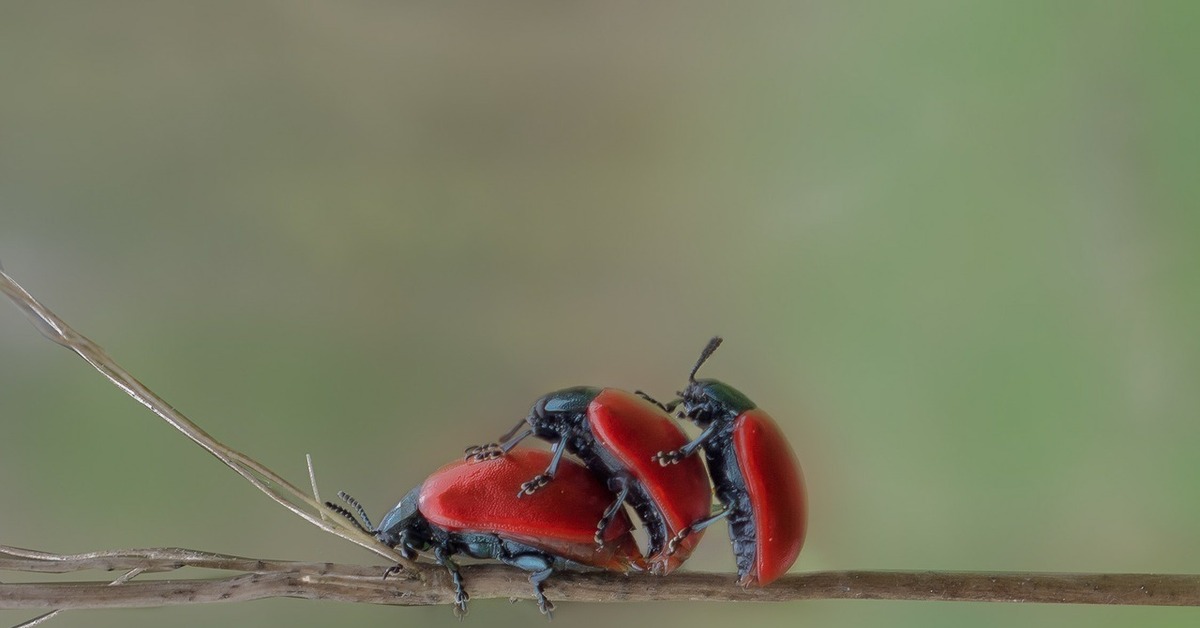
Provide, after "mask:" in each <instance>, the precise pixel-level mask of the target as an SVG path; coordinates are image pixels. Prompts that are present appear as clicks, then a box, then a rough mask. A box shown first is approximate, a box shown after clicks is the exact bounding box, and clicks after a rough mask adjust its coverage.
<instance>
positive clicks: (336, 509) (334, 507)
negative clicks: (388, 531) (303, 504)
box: [325, 502, 375, 534]
mask: <svg viewBox="0 0 1200 628" xmlns="http://www.w3.org/2000/svg"><path fill="white" fill-rule="evenodd" d="M325 507H326V508H328V509H330V510H332V511H333V512H336V513H337V514H339V515H341V516H343V517H345V518H346V519H347V520H349V521H350V523H353V524H354V527H356V528H358V529H359V530H361V531H363V532H366V533H367V534H375V531H374V530H368V529H366V528H364V527H363V524H362V522H360V521H359V520H358V518H357V517H355V516H354V513H352V512H350V511H349V510H346V509H345V508H343V507H341V506H339V505H337V504H335V503H333V502H325Z"/></svg>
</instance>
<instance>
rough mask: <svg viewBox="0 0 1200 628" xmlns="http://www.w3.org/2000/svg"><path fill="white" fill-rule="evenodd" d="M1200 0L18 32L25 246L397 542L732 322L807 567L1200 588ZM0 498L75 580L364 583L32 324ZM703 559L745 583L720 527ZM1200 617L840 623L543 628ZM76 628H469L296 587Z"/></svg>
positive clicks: (512, 613) (5, 40)
mask: <svg viewBox="0 0 1200 628" xmlns="http://www.w3.org/2000/svg"><path fill="white" fill-rule="evenodd" d="M1198 6H1200V5H1197V4H1195V3H1190V2H1177V3H1170V2H1146V3H1141V2H1066V1H1064V2H1053V3H1046V2H969V3H968V2H948V1H942V2H906V3H899V2H897V3H893V2H866V3H842V2H813V3H799V2H796V3H711V4H708V3H698V2H678V3H670V2H666V3H632V2H628V3H627V2H613V3H591V4H578V3H554V2H516V3H481V4H476V5H472V4H461V3H433V2H424V3H390V2H366V1H364V2H343V3H299V2H283V1H278V2H252V3H245V2H193V3H152V2H141V3H134V2H106V3H89V2H11V3H5V4H3V5H2V6H0V89H2V90H3V97H2V98H0V260H2V261H3V262H4V264H5V267H6V269H7V270H8V271H9V272H11V273H12V274H14V275H15V276H16V277H17V278H18V279H20V280H22V281H23V282H24V283H25V284H26V286H27V287H28V288H29V289H30V290H32V291H33V292H34V294H36V295H37V296H39V297H40V298H41V299H43V300H44V301H45V302H46V303H47V304H49V305H50V306H51V307H53V308H55V309H56V311H58V313H59V314H61V315H62V316H63V317H65V318H66V319H67V320H68V321H69V322H71V323H72V324H74V325H76V326H77V327H78V328H79V329H80V330H81V331H83V332H84V333H87V334H89V335H90V336H92V337H93V338H94V339H96V340H97V341H98V342H100V343H101V344H102V345H104V346H105V347H106V348H108V349H109V350H110V352H111V353H113V354H114V355H115V356H116V357H117V359H118V360H119V361H121V362H122V363H123V364H124V365H125V366H126V367H127V368H129V369H130V370H131V371H133V372H134V373H135V374H137V375H139V376H140V377H141V378H142V379H143V380H144V381H145V382H146V383H147V384H149V385H150V386H151V387H152V388H154V389H155V390H157V391H158V392H159V393H160V394H162V395H163V396H165V397H166V398H167V399H169V400H171V401H172V402H173V403H174V404H175V405H176V406H177V407H179V408H180V409H181V410H183V411H184V412H186V413H188V414H189V415H190V416H191V417H192V418H194V419H196V420H197V421H198V422H200V423H201V424H202V425H203V426H204V427H205V428H206V429H208V430H209V431H211V432H212V433H213V434H214V435H216V436H217V437H219V438H222V439H224V440H225V441H227V442H228V443H230V444H231V445H233V446H234V447H236V448H238V449H240V450H242V451H244V452H247V453H249V454H251V455H253V456H256V457H258V458H259V459H260V460H262V461H263V462H265V463H266V464H268V465H269V466H271V467H273V468H275V469H276V470H278V471H281V472H284V473H285V474H287V475H289V477H292V478H294V479H295V480H296V481H299V482H303V481H304V458H303V456H304V454H305V453H311V454H313V456H314V457H315V459H316V463H317V468H318V472H319V475H320V478H321V480H322V482H323V485H324V486H325V487H326V490H336V489H339V488H345V489H347V490H351V491H352V492H353V493H354V494H356V495H357V496H359V497H361V498H362V499H363V500H364V501H366V502H367V503H368V504H369V505H370V506H371V507H372V510H373V511H374V512H376V513H378V512H381V511H382V510H383V509H385V508H387V507H389V506H390V505H391V504H392V503H394V501H395V500H397V499H398V498H399V497H400V496H401V495H402V494H403V492H404V491H405V490H407V489H408V488H409V487H410V486H411V485H413V484H415V483H416V482H418V481H419V480H420V479H421V478H422V477H423V474H424V473H427V472H428V471H429V470H431V469H432V468H434V467H435V466H437V465H439V464H441V463H442V462H445V461H446V460H448V459H450V458H451V457H453V456H455V455H456V454H457V452H460V451H461V448H462V447H463V446H465V445H467V444H471V443H474V442H478V441H480V440H483V439H488V438H491V437H494V436H495V435H497V434H499V433H500V432H501V431H503V430H504V429H506V428H507V427H508V426H509V425H511V424H512V423H513V422H514V421H515V420H516V419H518V418H519V417H521V416H523V414H524V412H525V411H526V409H527V408H528V405H529V403H530V402H531V401H532V400H533V399H534V398H536V397H537V396H539V395H540V394H542V393H544V392H546V391H549V390H552V389H555V388H558V387H562V386H566V385H573V384H579V383H594V384H601V385H612V386H618V387H624V388H644V389H647V390H649V391H653V392H655V393H656V394H659V395H662V396H667V395H669V394H670V393H671V391H674V390H676V389H677V388H678V387H679V386H680V384H681V383H682V381H683V379H684V376H685V374H686V371H687V368H688V366H689V365H690V364H691V362H692V361H693V360H694V358H695V355H696V353H697V351H698V350H699V349H700V347H701V346H702V345H703V343H704V342H705V341H706V340H707V339H708V337H709V336H710V335H712V334H714V333H721V334H723V335H724V336H725V337H726V339H727V342H726V346H725V347H724V348H722V349H721V351H720V352H719V353H718V355H717V356H716V357H715V358H714V359H713V360H712V362H711V364H710V365H709V367H708V371H707V372H708V374H710V375H711V376H715V377H721V378H723V379H726V380H728V381H730V382H731V383H733V384H734V385H736V386H738V387H739V388H741V389H743V390H744V391H746V392H747V393H748V394H749V395H750V396H751V397H752V398H754V399H756V400H757V401H759V403H760V404H762V405H763V406H764V407H766V408H768V409H769V410H770V411H772V413H773V414H775V416H776V417H777V418H778V419H779V420H780V422H781V424H782V426H783V429H784V430H785V431H786V432H787V434H788V435H789V436H790V437H791V439H792V440H793V444H794V446H795V448H796V449H797V451H798V453H799V454H800V456H801V458H802V460H803V461H804V465H805V471H806V474H807V477H808V482H809V489H810V494H811V505H812V516H811V526H810V531H809V542H808V544H807V547H806V549H805V552H804V553H803V554H802V555H801V558H800V561H799V563H798V565H797V567H796V569H799V570H818V569H843V568H890V569H995V570H1049V571H1147V572H1197V571H1200V543H1198V542H1197V537H1196V531H1197V530H1198V529H1200V500H1198V499H1197V489H1198V486H1200V483H1198V481H1197V478H1198V477H1200V457H1198V456H1197V451H1200V421H1197V409H1198V408H1200V387H1198V386H1197V382H1200V324H1198V323H1197V321H1200V212H1198V211H1197V206H1196V205H1197V204H1196V202H1195V200H1194V199H1196V198H1197V197H1198V193H1200V177H1197V173H1200V148H1198V147H1200V116H1197V115H1196V111H1197V102H1200V81H1198V80H1197V72H1198V71H1200V64H1198V63H1197V61H1198V59H1200V55H1198V54H1197V49H1196V46H1195V37H1196V35H1195V33H1196V32H1197V27H1200V20H1198V18H1200V9H1198V8H1197V7H1198ZM0 502H2V503H4V504H5V505H6V506H5V507H4V508H0V543H5V544H11V545H17V546H23V547H34V548H40V549H45V550H49V551H58V552H83V551H91V550H100V549H109V548H124V547H147V546H183V547H191V548H197V549H204V550H210V551H218V552H228V553H234V554H243V555H252V556H263V557H278V558H290V559H298V560H328V561H346V562H350V561H368V560H371V559H372V558H371V556H369V555H367V554H366V553H364V552H362V551H361V550H358V549H357V548H355V547H353V546H350V545H348V544H346V543H344V542H341V541H339V540H337V539H334V538H332V537H329V536H327V535H324V534H321V533H320V532H318V531H316V530H315V529H313V528H312V527H310V526H308V525H307V524H305V523H303V522H301V521H300V520H298V519H296V518H295V517H293V516H292V515H290V514H288V513H287V512H285V511H284V510H283V509H281V508H279V507H277V506H276V505H274V504H272V503H270V502H269V501H268V500H266V499H265V498H263V497H262V496H261V495H259V494H258V493H257V492H256V491H254V490H253V489H252V488H250V487H249V486H248V485H246V484H245V483H243V482H242V481H241V480H239V479H238V478H236V477H235V476H234V474H232V473H230V472H229V471H228V470H226V469H225V468H223V467H222V466H220V465H219V464H218V463H217V462H215V461H214V460H213V459H211V458H210V457H208V456H207V455H206V454H204V453H203V452H202V451H201V450H199V449H198V448H197V447H195V446H194V445H192V444H190V443H188V442H187V441H185V440H184V439H183V438H182V437H181V436H179V435H178V434H176V433H174V432H173V431H172V430H170V429H169V428H168V427H166V426H165V425H164V424H162V423H161V422H158V421H157V420H156V419H154V418H153V417H152V416H151V415H150V414H149V413H147V412H146V411H144V410H143V409H142V408H141V407H139V406H137V405H136V404H135V403H133V402H132V401H130V400H128V399H127V398H125V397H123V396H122V395H121V394H120V393H119V392H117V391H116V390H115V389H113V388H112V387H111V386H109V385H108V384H107V383H105V382H104V381H103V380H102V379H101V378H100V377H99V376H98V375H96V374H94V373H93V372H91V371H90V370H89V369H88V368H87V367H86V366H85V365H84V364H83V363H82V362H80V361H79V360H77V359H76V358H74V357H73V356H71V355H69V354H68V353H66V352H64V351H61V350H59V349H57V348H56V347H55V346H54V345H52V344H50V343H48V342H46V341H45V340H43V339H41V338H40V337H39V336H38V335H37V333H36V332H35V331H34V329H33V328H32V327H31V326H30V325H28V324H27V323H26V322H25V321H24V320H23V319H22V318H21V316H20V315H19V314H18V313H17V311H16V309H15V308H11V307H8V306H3V307H0ZM689 564H690V566H691V568H693V569H705V570H730V569H732V561H731V559H730V556H729V548H728V543H727V542H726V541H725V539H724V531H723V530H716V531H714V532H713V533H712V534H711V535H710V536H709V537H708V540H707V541H706V542H705V543H704V544H703V546H702V547H701V549H700V551H699V552H698V553H697V555H696V556H695V557H694V559H693V561H692V562H691V563H689ZM95 577H103V574H97V575H95ZM30 616H32V614H31V613H18V612H13V611H4V612H0V624H6V623H8V624H11V623H16V622H18V621H21V620H23V619H26V618H28V617H30ZM468 621H469V622H470V623H472V624H475V625H487V626H507V625H512V626H516V625H541V623H540V622H541V619H540V618H539V617H538V616H537V613H536V611H535V610H534V608H533V606H532V605H531V604H529V603H520V604H516V605H511V606H510V605H509V604H508V603H506V602H504V601H484V600H480V601H476V602H475V603H474V604H473V607H472V615H471V616H470V617H469V619H468ZM1197 621H1200V615H1198V614H1197V611H1194V610H1186V609H1136V608H1135V609H1129V608H1105V607H1052V606H1018V605H1011V606H1010V605H975V604H944V603H890V602H866V601H864V602H848V601H828V602H815V603H793V604H780V605H733V604H715V603H711V604H710V603H694V604H627V605H575V604H565V603H564V604H561V605H560V612H559V614H558V617H557V619H556V625H567V626H612V625H622V624H635V623H636V624H638V625H665V624H666V623H667V622H671V625H688V626H695V627H697V628H705V627H707V626H728V625H730V624H736V623H738V622H741V623H749V624H753V625H755V626H763V627H771V626H796V625H813V626H922V627H929V626H963V625H970V626H981V627H986V626H1022V627H1037V626H1055V627H1058V626H1063V625H1075V626H1089V627H1093V626H1128V625H1135V624H1136V625H1156V626H1171V625H1177V626H1194V625H1196V623H1197ZM56 622H57V623H56V624H54V625H57V626H62V627H64V628H66V627H68V626H123V627H125V626H160V625H172V626H180V627H183V626H212V625H222V624H224V625H287V626H291V627H294V628H302V627H305V626H327V625H332V624H338V625H354V626H360V625H361V626H395V625H445V626H452V625H458V622H456V621H455V620H454V619H453V617H452V615H451V613H450V611H449V609H448V608H445V607H441V608H423V609H422V608H419V609H404V608H388V607H367V606H352V605H339V604H333V603H316V602H304V601H298V600H272V601H264V602H258V603H252V604H240V605H215V606H192V607H181V608H172V609H156V610H143V611H103V612H102V611H96V612H75V613H67V614H65V615H64V616H63V617H61V618H60V619H58V620H56ZM676 622H678V623H676Z"/></svg>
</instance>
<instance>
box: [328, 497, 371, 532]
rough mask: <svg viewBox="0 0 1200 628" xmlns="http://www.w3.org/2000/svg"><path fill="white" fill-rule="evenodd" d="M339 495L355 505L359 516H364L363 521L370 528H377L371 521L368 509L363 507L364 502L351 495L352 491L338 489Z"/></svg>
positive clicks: (343, 499)
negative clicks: (361, 502)
mask: <svg viewBox="0 0 1200 628" xmlns="http://www.w3.org/2000/svg"><path fill="white" fill-rule="evenodd" d="M337 496H338V497H339V498H341V500H342V501H344V502H346V503H347V504H350V505H351V506H354V510H356V511H358V516H360V517H362V520H363V523H365V524H367V527H368V528H370V529H372V530H373V529H375V526H374V525H373V524H372V523H371V518H370V517H369V516H367V509H366V508H363V506H362V504H360V503H358V500H357V499H354V498H353V497H351V496H350V493H347V492H346V491H338V494H337Z"/></svg>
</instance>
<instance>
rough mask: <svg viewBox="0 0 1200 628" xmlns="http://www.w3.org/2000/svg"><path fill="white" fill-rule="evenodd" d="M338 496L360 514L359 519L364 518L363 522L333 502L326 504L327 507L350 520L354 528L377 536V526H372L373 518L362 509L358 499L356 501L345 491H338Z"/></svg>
mask: <svg viewBox="0 0 1200 628" xmlns="http://www.w3.org/2000/svg"><path fill="white" fill-rule="evenodd" d="M337 496H338V497H339V498H341V500H342V501H344V502H346V503H347V504H350V505H351V506H353V507H354V510H356V511H357V512H358V517H362V521H359V520H358V517H355V516H354V513H352V512H350V511H349V510H347V509H346V508H344V507H342V506H340V505H338V504H335V503H333V502H325V506H326V507H328V508H329V509H330V510H332V511H334V512H336V513H337V514H339V515H341V516H343V517H345V518H347V519H349V520H350V523H353V524H354V527H356V528H358V529H359V530H362V531H363V532H366V533H367V534H375V532H377V530H376V529H375V526H374V525H372V524H371V518H370V517H368V516H367V510H366V509H365V508H363V507H362V504H360V503H358V500H357V499H354V498H353V497H351V496H350V494H349V493H347V492H345V491H338V494H337Z"/></svg>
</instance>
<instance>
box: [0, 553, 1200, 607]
mask: <svg viewBox="0 0 1200 628" xmlns="http://www.w3.org/2000/svg"><path fill="white" fill-rule="evenodd" d="M185 567H203V568H207V569H217V570H224V571H235V572H239V573H238V574H236V575H232V576H229V577H224V578H216V579H172V580H159V581H148V582H147V581H144V582H124V583H123V584H122V585H121V586H119V587H118V586H111V584H109V583H103V582H66V583H31V584H0V609H46V608H58V609H85V608H134V607H147V606H174V605H181V604H201V603H211V602H240V601H246V600H257V599H262V598H269V597H296V598H304V599H321V600H337V601H342V602H361V603H368V604H392V605H401V606H416V605H429V604H450V603H451V602H452V601H453V590H452V589H451V587H450V586H449V578H448V576H447V575H446V572H445V570H444V569H442V568H441V567H437V566H434V565H419V566H415V567H411V568H406V569H404V570H402V571H401V572H400V573H399V574H396V575H393V576H391V577H389V578H388V579H386V580H384V579H383V578H382V573H383V570H384V567H371V566H362V565H336V564H331V563H300V562H289V561H278V560H264V559H256V558H243V557H240V556H227V555H223V554H211V553H207V552H198V551H195V550H186V549H173V548H162V549H146V550H122V551H115V552H96V553H92V554H81V555H75V556H57V555H54V554H47V553H44V552H34V551H30V550H21V549H18V548H10V547H3V546H0V569H2V570H11V571H31V572H54V573H63V572H72V571H80V570H85V569H121V570H131V571H140V572H161V571H170V570H174V569H180V568H185ZM463 576H464V578H466V581H467V582H468V583H469V584H468V586H469V587H470V591H471V597H472V598H473V599H483V598H530V597H531V596H530V591H531V589H530V587H529V583H528V581H527V579H526V577H525V574H524V573H522V572H520V571H518V570H515V569H512V568H509V567H504V566H501V565H471V566H467V567H464V568H463ZM123 578H126V577H125V576H123ZM126 579H127V578H126ZM735 579H736V578H735V576H734V575H732V574H714V573H687V572H677V573H675V574H672V575H671V576H670V577H666V578H661V577H655V576H649V575H636V576H624V575H621V574H614V573H607V572H572V571H568V572H559V573H557V574H555V577H554V578H552V579H551V580H550V581H549V582H547V587H546V593H547V595H549V596H550V597H551V598H552V599H554V600H556V601H557V600H561V601H579V602H636V601H648V600H670V601H682V600H691V601H756V602H785V601H795V600H818V599H857V600H862V599H879V600H925V601H930V600H937V601H960V602H1027V603H1049V604H1126V605H1150V606H1200V575H1162V574H1049V573H1011V572H992V573H988V572H933V571H826V572H815V573H807V574H795V575H790V576H785V577H784V578H782V579H780V580H778V581H776V582H775V583H773V584H772V585H771V586H769V587H766V588H761V589H760V588H746V589H743V588H741V587H739V586H737V584H736V583H735Z"/></svg>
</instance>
